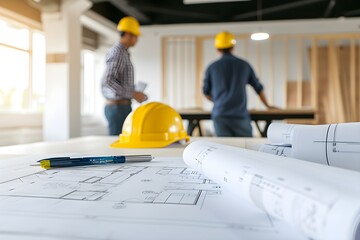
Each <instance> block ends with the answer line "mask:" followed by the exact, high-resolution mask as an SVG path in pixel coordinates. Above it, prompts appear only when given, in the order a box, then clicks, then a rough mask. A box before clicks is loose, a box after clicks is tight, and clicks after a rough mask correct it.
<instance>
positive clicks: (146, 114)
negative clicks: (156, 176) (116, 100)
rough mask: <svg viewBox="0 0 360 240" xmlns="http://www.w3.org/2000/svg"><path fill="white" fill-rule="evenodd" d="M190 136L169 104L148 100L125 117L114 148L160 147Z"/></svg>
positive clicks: (113, 145)
mask: <svg viewBox="0 0 360 240" xmlns="http://www.w3.org/2000/svg"><path fill="white" fill-rule="evenodd" d="M180 140H185V141H186V142H188V141H189V140H190V137H189V136H188V135H187V132H186V131H185V130H184V126H183V123H182V118H181V116H180V115H179V114H178V113H177V112H176V111H175V110H174V109H173V108H171V107H170V106H168V105H166V104H163V103H160V102H150V103H147V104H144V105H142V106H140V107H138V108H137V109H136V110H135V111H133V112H131V113H130V114H129V115H128V116H127V118H126V119H125V122H124V125H123V128H122V133H121V134H120V135H119V140H117V141H116V142H114V143H113V144H111V145H110V146H111V147H115V148H160V147H165V146H167V145H169V144H171V143H174V142H178V141H180Z"/></svg>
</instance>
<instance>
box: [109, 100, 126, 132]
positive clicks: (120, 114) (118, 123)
mask: <svg viewBox="0 0 360 240" xmlns="http://www.w3.org/2000/svg"><path fill="white" fill-rule="evenodd" d="M130 112H131V105H126V104H109V105H106V106H105V117H106V119H107V120H108V123H109V126H108V128H109V135H119V134H120V133H121V132H122V127H123V124H124V121H125V118H126V117H127V115H129V113H130Z"/></svg>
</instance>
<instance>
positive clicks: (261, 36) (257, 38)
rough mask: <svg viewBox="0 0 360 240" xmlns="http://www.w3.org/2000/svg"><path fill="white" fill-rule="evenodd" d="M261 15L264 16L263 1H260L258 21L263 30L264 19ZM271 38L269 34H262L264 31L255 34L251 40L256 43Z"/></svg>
mask: <svg viewBox="0 0 360 240" xmlns="http://www.w3.org/2000/svg"><path fill="white" fill-rule="evenodd" d="M261 15H262V13H261V0H258V10H257V20H258V22H260V29H261V17H262V16H261ZM269 37H270V35H269V34H268V33H267V32H262V31H259V32H256V33H253V34H251V36H250V38H251V40H254V41H262V40H266V39H268V38H269Z"/></svg>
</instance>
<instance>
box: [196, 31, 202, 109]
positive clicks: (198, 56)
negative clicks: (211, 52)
mask: <svg viewBox="0 0 360 240" xmlns="http://www.w3.org/2000/svg"><path fill="white" fill-rule="evenodd" d="M195 41H196V44H195V52H196V55H195V56H196V63H195V66H196V70H195V71H196V107H202V105H203V103H202V99H203V98H202V96H203V94H202V90H201V89H202V76H203V71H204V69H203V60H202V59H203V43H204V39H203V38H201V37H197V38H196V40H195Z"/></svg>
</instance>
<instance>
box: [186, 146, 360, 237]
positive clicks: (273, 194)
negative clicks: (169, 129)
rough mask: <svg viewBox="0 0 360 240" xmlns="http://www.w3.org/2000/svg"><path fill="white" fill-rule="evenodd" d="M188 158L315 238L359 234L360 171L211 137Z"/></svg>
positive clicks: (188, 151)
mask: <svg viewBox="0 0 360 240" xmlns="http://www.w3.org/2000/svg"><path fill="white" fill-rule="evenodd" d="M183 158H184V161H185V163H187V164H188V165H189V166H190V167H192V168H194V169H195V170H198V171H199V170H200V171H202V172H203V174H204V175H205V176H207V177H209V178H210V179H212V180H213V181H215V182H217V183H218V184H220V185H221V186H222V187H223V188H225V189H228V190H229V191H232V192H233V193H234V196H235V195H236V196H238V198H239V199H244V198H246V199H248V200H249V201H250V202H252V203H253V204H255V205H256V206H258V207H259V208H261V209H263V210H264V211H265V212H267V213H269V214H270V215H271V216H273V217H276V218H278V219H280V220H282V221H284V222H286V223H288V224H289V225H291V226H293V227H295V228H297V229H299V230H300V231H302V232H303V234H304V235H306V236H307V237H308V238H311V239H316V240H358V239H359V237H360V236H359V232H360V201H359V199H360V185H359V184H358V183H359V182H360V173H357V172H352V171H348V170H344V169H338V168H332V167H328V166H323V165H319V164H314V163H311V162H307V161H301V160H297V159H290V160H289V159H287V158H284V157H279V156H274V155H270V154H266V153H262V152H256V151H251V150H247V149H241V148H235V147H230V146H225V145H221V144H216V143H212V142H207V141H196V142H193V143H191V144H190V145H189V146H187V147H186V149H185V151H184V154H183Z"/></svg>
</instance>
